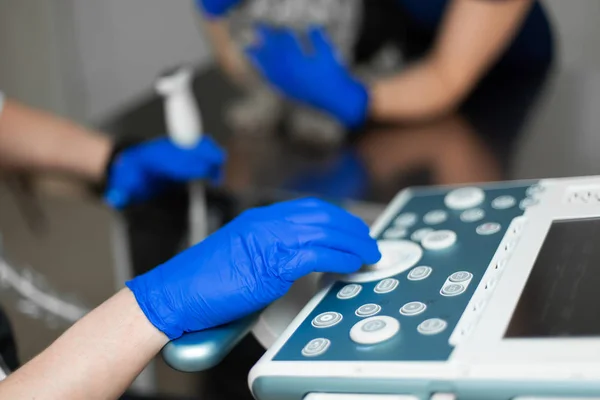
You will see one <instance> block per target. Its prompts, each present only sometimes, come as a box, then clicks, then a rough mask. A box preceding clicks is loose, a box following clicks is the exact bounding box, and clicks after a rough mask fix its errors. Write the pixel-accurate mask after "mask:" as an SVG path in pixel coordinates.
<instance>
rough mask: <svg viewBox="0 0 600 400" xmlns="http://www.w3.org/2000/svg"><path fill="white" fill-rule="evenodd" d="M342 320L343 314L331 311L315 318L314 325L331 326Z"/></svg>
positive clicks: (316, 326)
mask: <svg viewBox="0 0 600 400" xmlns="http://www.w3.org/2000/svg"><path fill="white" fill-rule="evenodd" d="M341 320H342V314H340V313H337V312H333V311H329V312H324V313H322V314H319V315H317V316H316V317H315V319H313V321H312V326H314V327H315V328H330V327H332V326H334V325H337V324H339V323H340V321H341Z"/></svg>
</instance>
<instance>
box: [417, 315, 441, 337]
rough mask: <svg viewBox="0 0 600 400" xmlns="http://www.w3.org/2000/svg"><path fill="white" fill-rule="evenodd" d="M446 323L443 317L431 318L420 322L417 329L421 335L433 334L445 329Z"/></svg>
mask: <svg viewBox="0 0 600 400" xmlns="http://www.w3.org/2000/svg"><path fill="white" fill-rule="evenodd" d="M446 326H448V323H447V322H446V321H444V320H443V319H439V318H431V319H428V320H425V321H423V322H421V324H420V325H419V326H418V327H417V331H418V332H419V333H420V334H422V335H435V334H438V333H440V332H442V331H443V330H444V329H446Z"/></svg>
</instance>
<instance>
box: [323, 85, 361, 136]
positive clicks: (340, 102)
mask: <svg viewBox="0 0 600 400" xmlns="http://www.w3.org/2000/svg"><path fill="white" fill-rule="evenodd" d="M339 94H340V95H339V97H337V101H336V102H335V103H334V104H332V106H331V110H332V112H333V114H334V115H335V116H336V117H337V118H338V119H339V120H340V122H341V123H342V124H343V125H344V126H345V127H346V128H348V129H352V130H355V129H359V128H360V127H361V126H362V125H363V124H364V123H365V121H366V120H367V116H368V111H369V103H370V99H369V92H368V90H367V88H366V87H365V85H364V84H363V83H362V82H360V81H358V80H356V79H354V78H352V77H349V78H348V82H346V84H345V85H344V87H343V88H340V91H339Z"/></svg>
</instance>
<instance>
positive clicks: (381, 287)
mask: <svg viewBox="0 0 600 400" xmlns="http://www.w3.org/2000/svg"><path fill="white" fill-rule="evenodd" d="M398 283H399V282H398V279H394V278H387V279H384V280H382V281H381V282H379V283H378V284H377V286H375V289H374V291H375V293H377V294H385V293H389V292H391V291H393V290H395V289H396V288H397V287H398Z"/></svg>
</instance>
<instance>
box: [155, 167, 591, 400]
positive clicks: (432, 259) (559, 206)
mask: <svg viewBox="0 0 600 400" xmlns="http://www.w3.org/2000/svg"><path fill="white" fill-rule="evenodd" d="M371 231H372V236H373V237H374V238H376V239H377V240H378V242H379V247H380V250H381V253H382V259H381V260H380V262H378V263H377V264H376V265H366V266H364V267H363V268H362V269H361V270H360V271H359V272H357V273H355V274H352V275H346V276H337V275H329V274H325V275H323V276H321V277H320V279H319V283H318V284H314V283H313V286H311V287H312V288H313V289H314V290H315V291H316V294H315V295H314V296H313V297H312V299H310V300H309V301H308V303H307V304H306V305H305V306H304V308H300V311H299V313H298V314H297V315H295V314H296V312H297V311H298V310H297V309H294V308H293V307H290V311H289V312H288V314H292V315H295V317H293V318H292V317H290V316H289V315H288V319H287V320H286V321H289V320H291V323H290V324H289V325H288V326H287V327H286V328H285V329H282V331H281V332H279V333H278V335H277V338H276V340H273V342H272V343H267V344H265V342H262V343H263V344H265V347H268V350H267V351H266V353H265V354H264V356H263V357H262V358H261V359H260V360H259V361H258V363H257V364H256V365H255V366H254V368H253V369H252V370H251V371H250V374H249V381H248V382H249V385H250V389H251V390H252V393H253V395H254V396H255V397H256V398H257V399H259V400H302V399H304V400H361V399H373V400H425V399H436V400H442V399H447V400H451V399H498V400H509V399H515V400H532V399H546V400H550V399H553V400H558V399H562V400H565V399H588V400H589V399H600V305H599V304H598V301H597V300H596V299H599V298H600V295H598V293H600V177H582V178H561V179H544V180H532V181H513V182H499V183H487V184H481V185H471V186H457V187H423V188H409V189H407V190H404V191H402V192H400V193H399V194H398V195H397V196H396V197H395V199H394V200H393V201H392V202H391V203H390V204H389V206H388V207H387V209H386V210H385V211H384V212H383V213H382V215H381V216H380V217H379V218H378V220H377V221H376V222H375V223H374V224H373V226H372V230H371ZM282 301H283V303H280V304H284V306H285V305H286V304H292V303H293V302H289V301H288V302H287V303H286V302H285V298H284V299H282ZM284 306H281V305H280V306H279V307H278V309H277V312H276V313H275V314H273V315H271V318H275V319H276V317H277V315H279V316H281V317H283V319H284V320H285V316H284V314H285V307H284ZM268 311H269V309H267V312H268ZM260 318H263V319H264V314H262V315H254V316H250V317H247V318H246V319H243V320H241V321H236V322H233V323H231V324H229V325H225V326H222V327H217V328H215V329H212V330H208V331H204V332H197V333H190V334H187V335H185V336H183V337H182V338H180V339H178V340H175V341H173V342H171V343H169V344H168V345H167V346H166V347H165V348H164V350H163V357H164V358H165V360H166V361H167V363H168V364H169V365H170V366H172V367H173V368H175V369H177V370H180V371H200V370H203V369H206V368H210V367H211V366H213V365H215V364H216V363H218V362H219V361H220V360H221V359H222V358H223V357H224V355H225V354H227V352H228V351H229V350H231V348H232V347H233V346H234V345H235V344H236V343H237V342H238V341H239V340H240V339H241V337H243V336H244V335H245V334H246V333H247V332H249V331H250V330H251V329H253V327H255V326H256V324H257V321H259V322H260ZM263 323H264V321H263ZM259 324H260V323H259ZM259 331H260V329H259ZM254 333H255V334H257V331H256V329H255V330H254ZM258 336H260V335H258ZM259 341H260V338H259Z"/></svg>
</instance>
